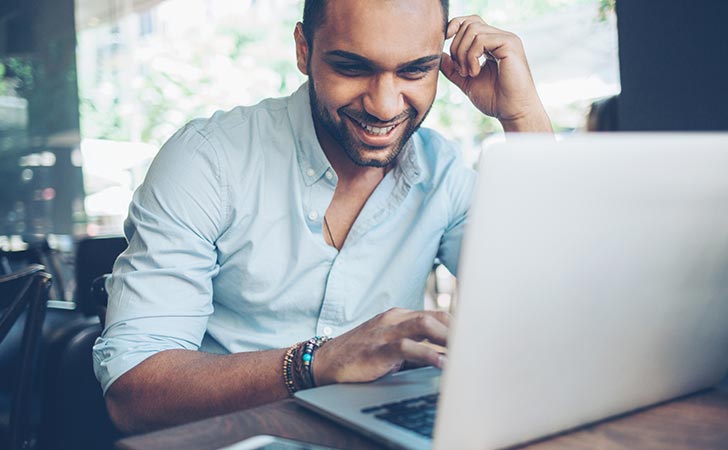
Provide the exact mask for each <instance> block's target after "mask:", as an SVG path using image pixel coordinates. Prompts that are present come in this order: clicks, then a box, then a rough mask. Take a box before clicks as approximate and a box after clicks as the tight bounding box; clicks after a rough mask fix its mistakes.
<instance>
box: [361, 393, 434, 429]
mask: <svg viewBox="0 0 728 450" xmlns="http://www.w3.org/2000/svg"><path fill="white" fill-rule="evenodd" d="M438 396H439V394H430V395H423V396H422V397H414V398H408V399H406V400H401V401H398V402H393V403H386V404H384V405H379V406H372V407H370V408H364V409H362V410H361V412H362V413H364V414H374V417H376V418H377V419H380V420H386V421H387V422H390V423H393V424H395V425H398V426H400V427H403V428H406V429H408V430H410V431H414V432H415V433H417V434H421V435H422V436H425V437H427V438H430V439H432V431H433V428H434V426H435V412H436V411H437V398H438Z"/></svg>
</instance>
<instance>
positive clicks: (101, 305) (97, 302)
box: [91, 273, 111, 328]
mask: <svg viewBox="0 0 728 450" xmlns="http://www.w3.org/2000/svg"><path fill="white" fill-rule="evenodd" d="M110 276H111V274H108V273H107V274H104V275H101V276H100V277H98V278H96V279H95V280H94V281H93V283H91V302H92V308H93V311H94V312H95V314H96V316H97V317H98V318H99V321H101V327H102V328H103V327H105V326H106V306H107V304H108V302H109V293H108V292H106V281H107V280H108V279H109V277H110Z"/></svg>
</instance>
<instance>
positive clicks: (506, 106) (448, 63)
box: [440, 16, 552, 133]
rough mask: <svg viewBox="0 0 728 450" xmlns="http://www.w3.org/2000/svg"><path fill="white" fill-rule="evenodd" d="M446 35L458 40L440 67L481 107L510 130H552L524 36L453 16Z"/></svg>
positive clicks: (479, 20) (472, 17)
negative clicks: (529, 61)
mask: <svg viewBox="0 0 728 450" xmlns="http://www.w3.org/2000/svg"><path fill="white" fill-rule="evenodd" d="M446 37H447V39H450V38H453V40H452V43H451V45H450V54H449V55H448V54H446V53H443V54H442V63H441V66H440V70H441V71H442V73H443V74H444V75H445V76H446V77H447V78H448V79H449V80H450V81H452V82H453V83H454V84H455V85H456V86H458V87H459V88H460V89H461V90H462V91H463V92H464V93H465V94H466V95H467V96H468V98H469V99H470V101H471V102H473V105H475V107H476V108H478V109H479V110H480V111H481V112H482V113H483V114H486V115H489V116H492V117H495V118H497V119H498V120H499V121H500V122H501V124H502V125H503V129H504V130H505V131H506V132H511V131H525V132H541V133H551V132H552V128H551V122H550V120H549V118H548V115H547V114H546V110H545V109H544V107H543V104H542V103H541V100H540V98H539V97H538V93H537V92H536V87H535V84H534V82H533V78H532V77H531V70H530V69H529V67H528V61H527V60H526V53H525V51H524V49H523V44H522V43H521V40H520V39H519V38H518V36H516V35H515V34H513V33H509V32H507V31H503V30H499V29H497V28H495V27H492V26H490V25H488V24H487V23H485V21H483V19H481V18H480V17H478V16H467V17H456V18H454V19H452V20H451V21H450V23H449V24H448V28H447V34H446ZM484 58H485V59H484Z"/></svg>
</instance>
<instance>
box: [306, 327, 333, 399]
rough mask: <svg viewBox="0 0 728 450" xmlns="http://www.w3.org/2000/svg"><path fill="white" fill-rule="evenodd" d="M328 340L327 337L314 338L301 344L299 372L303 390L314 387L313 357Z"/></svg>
mask: <svg viewBox="0 0 728 450" xmlns="http://www.w3.org/2000/svg"><path fill="white" fill-rule="evenodd" d="M330 339H331V338H330V337H328V336H315V337H312V338H311V339H309V340H308V341H306V342H304V343H303V351H302V352H301V363H302V364H301V366H300V370H301V375H302V376H301V378H302V380H303V385H304V386H305V387H304V389H307V388H312V387H316V380H315V379H314V377H313V357H314V354H315V352H316V350H318V349H319V347H321V346H322V345H324V344H325V343H326V342H328V341H329V340H330Z"/></svg>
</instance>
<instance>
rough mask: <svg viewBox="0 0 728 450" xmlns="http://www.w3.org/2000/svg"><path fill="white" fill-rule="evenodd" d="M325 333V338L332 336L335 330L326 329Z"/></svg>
mask: <svg viewBox="0 0 728 450" xmlns="http://www.w3.org/2000/svg"><path fill="white" fill-rule="evenodd" d="M323 332H324V336H331V333H333V332H334V330H332V329H331V327H324V329H323Z"/></svg>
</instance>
